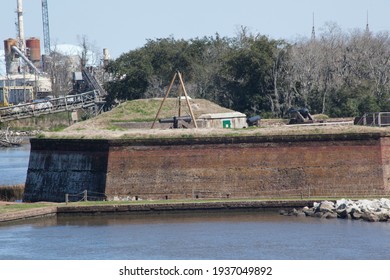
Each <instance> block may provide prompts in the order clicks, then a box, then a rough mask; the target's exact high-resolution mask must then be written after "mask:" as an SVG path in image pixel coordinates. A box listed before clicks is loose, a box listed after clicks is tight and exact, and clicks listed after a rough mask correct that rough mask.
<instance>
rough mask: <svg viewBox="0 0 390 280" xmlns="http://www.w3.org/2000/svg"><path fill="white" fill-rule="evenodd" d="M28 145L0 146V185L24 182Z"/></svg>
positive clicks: (28, 152) (28, 154) (28, 151)
mask: <svg viewBox="0 0 390 280" xmlns="http://www.w3.org/2000/svg"><path fill="white" fill-rule="evenodd" d="M29 156H30V145H29V144H28V145H27V144H26V145H22V146H20V147H16V148H0V186H11V185H19V184H24V183H25V182H26V176H27V168H28V160H29Z"/></svg>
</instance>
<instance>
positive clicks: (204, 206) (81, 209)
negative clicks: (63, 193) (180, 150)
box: [0, 200, 315, 223]
mask: <svg viewBox="0 0 390 280" xmlns="http://www.w3.org/2000/svg"><path fill="white" fill-rule="evenodd" d="M313 202H315V201H308V200H296V201H240V202H235V201H234V202H233V201H232V202H226V201H224V202H222V201H221V202H197V203H195V202H191V203H185V202H184V203H161V204H158V203H155V204H135V205H132V204H123V205H92V206H59V207H53V206H50V207H42V208H36V209H29V210H23V211H17V212H10V213H4V214H0V223H3V222H12V221H18V220H25V219H31V218H39V217H46V216H53V215H58V214H64V215H66V214H71V215H78V214H94V215H95V214H96V215H99V214H119V213H153V212H155V213H158V212H175V211H195V210H196V211H218V210H255V209H258V210H275V211H276V210H280V209H286V208H302V207H305V206H310V207H312V206H313Z"/></svg>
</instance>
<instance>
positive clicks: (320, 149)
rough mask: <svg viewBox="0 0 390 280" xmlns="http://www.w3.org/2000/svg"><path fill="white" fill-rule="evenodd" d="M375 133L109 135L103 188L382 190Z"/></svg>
mask: <svg viewBox="0 0 390 280" xmlns="http://www.w3.org/2000/svg"><path fill="white" fill-rule="evenodd" d="M389 166H390V139H389V138H386V137H385V138H383V137H382V138H381V137H380V135H379V134H359V135H321V136H318V135H311V136H277V137H234V138H207V139H204V138H203V139H196V138H194V139H168V140H144V141H142V140H139V141H134V140H133V141H131V140H128V141H125V140H124V141H111V142H110V151H109V157H108V167H107V170H108V173H107V181H106V193H107V194H108V195H109V196H111V197H114V196H121V197H123V196H128V197H129V198H135V197H138V198H139V199H149V198H151V199H157V198H158V199H165V198H168V199H175V198H192V197H194V198H195V197H198V198H212V197H217V198H224V197H230V198H234V197H237V198H238V197H258V198H261V197H311V196H330V197H338V196H367V195H375V194H378V195H379V194H384V193H386V192H387V191H388V190H389V184H390V183H389V180H390V179H389V178H390V168H389Z"/></svg>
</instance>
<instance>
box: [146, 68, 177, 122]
mask: <svg viewBox="0 0 390 280" xmlns="http://www.w3.org/2000/svg"><path fill="white" fill-rule="evenodd" d="M176 76H177V73H175V75H173V79H172V81H171V84H170V85H169V87H168V90H167V92H166V94H165V97H164V99H163V101H162V102H161V104H160V108H159V109H158V112H157V114H156V117H155V118H154V121H153V124H152V127H151V128H153V127H154V124H155V123H156V120H157V118H158V116H159V115H160V111H161V108H162V106H163V104H164V102H165V100H166V99H167V97H168V94H169V92H170V91H171V89H172V86H173V83H174V82H175V80H176Z"/></svg>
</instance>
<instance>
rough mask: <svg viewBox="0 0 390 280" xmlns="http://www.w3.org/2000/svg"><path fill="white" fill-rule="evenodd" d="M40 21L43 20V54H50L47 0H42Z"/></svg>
mask: <svg viewBox="0 0 390 280" xmlns="http://www.w3.org/2000/svg"><path fill="white" fill-rule="evenodd" d="M42 22H43V41H44V46H45V54H46V55H49V54H50V30H49V9H48V6H47V0H42Z"/></svg>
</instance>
